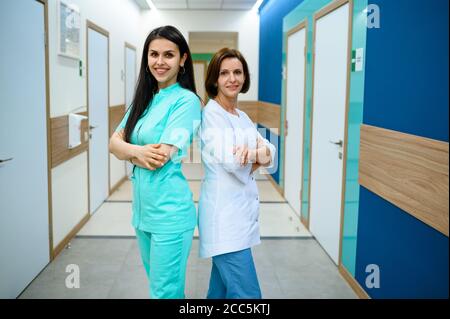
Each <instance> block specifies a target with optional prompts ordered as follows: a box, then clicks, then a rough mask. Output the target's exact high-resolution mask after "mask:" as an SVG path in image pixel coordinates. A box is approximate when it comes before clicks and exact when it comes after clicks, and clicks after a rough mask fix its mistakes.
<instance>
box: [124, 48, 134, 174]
mask: <svg viewBox="0 0 450 319" xmlns="http://www.w3.org/2000/svg"><path fill="white" fill-rule="evenodd" d="M135 86H136V50H133V49H131V48H129V47H126V48H125V108H126V109H128V107H130V105H131V103H132V102H133V97H134V90H135ZM126 163H127V164H126V167H127V169H126V170H127V175H128V176H130V175H131V171H132V169H133V165H131V163H129V162H126Z"/></svg>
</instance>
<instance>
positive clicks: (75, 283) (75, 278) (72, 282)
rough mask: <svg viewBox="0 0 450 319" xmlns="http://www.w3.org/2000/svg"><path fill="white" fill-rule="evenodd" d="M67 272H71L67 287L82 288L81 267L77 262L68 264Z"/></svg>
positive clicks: (67, 278)
mask: <svg viewBox="0 0 450 319" xmlns="http://www.w3.org/2000/svg"><path fill="white" fill-rule="evenodd" d="M66 272H67V273H69V275H68V276H67V277H66V288H68V289H74V288H75V289H78V288H80V267H79V266H78V265H76V264H70V265H67V267H66Z"/></svg>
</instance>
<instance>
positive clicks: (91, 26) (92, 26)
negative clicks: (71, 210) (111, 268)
mask: <svg viewBox="0 0 450 319" xmlns="http://www.w3.org/2000/svg"><path fill="white" fill-rule="evenodd" d="M89 29H91V30H94V31H96V32H98V33H100V34H102V35H104V36H105V37H106V39H107V43H108V48H107V49H108V59H107V64H108V72H107V73H108V109H107V117H108V119H109V107H110V104H111V103H110V80H109V77H110V66H109V59H110V49H109V46H110V41H109V32H108V31H107V30H106V29H103V28H102V27H100V26H98V25H97V24H95V23H94V22H92V21H91V20H88V19H86V109H87V110H86V112H87V117H88V125H90V123H89ZM109 126H110V121H109V120H108V123H107V127H106V129H107V130H108V134H107V135H108V136H109V132H110V127H109ZM105 150H106V151H108V148H107V147H106V148H105ZM89 153H90V142H88V148H87V156H88V158H87V161H88V162H87V167H88V169H87V181H88V183H87V184H88V212H89V216H92V214H91V182H90V164H89ZM110 184H111V164H110V158H109V152H108V193H110V191H111V187H110Z"/></svg>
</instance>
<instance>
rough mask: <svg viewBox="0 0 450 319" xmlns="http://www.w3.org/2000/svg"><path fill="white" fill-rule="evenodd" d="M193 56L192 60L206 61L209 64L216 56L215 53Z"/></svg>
mask: <svg viewBox="0 0 450 319" xmlns="http://www.w3.org/2000/svg"><path fill="white" fill-rule="evenodd" d="M191 55H192V60H194V61H206V62H208V63H209V61H211V59H212V57H213V56H214V53H192V54H191Z"/></svg>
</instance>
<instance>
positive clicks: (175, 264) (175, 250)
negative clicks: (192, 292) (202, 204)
mask: <svg viewBox="0 0 450 319" xmlns="http://www.w3.org/2000/svg"><path fill="white" fill-rule="evenodd" d="M135 231H136V237H137V240H138V244H139V249H140V251H141V257H142V262H143V264H144V268H145V271H146V273H147V277H148V279H149V282H150V298H152V299H184V298H185V295H184V287H185V278H186V265H187V260H188V257H189V252H190V250H191V245H192V237H193V235H194V230H193V229H192V230H188V231H186V232H183V233H176V234H155V233H149V232H144V231H141V230H139V229H135Z"/></svg>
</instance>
